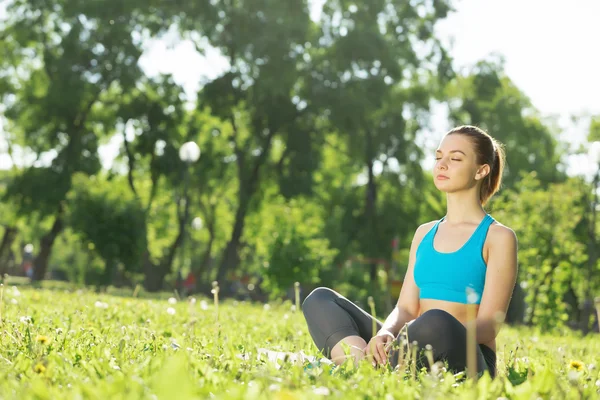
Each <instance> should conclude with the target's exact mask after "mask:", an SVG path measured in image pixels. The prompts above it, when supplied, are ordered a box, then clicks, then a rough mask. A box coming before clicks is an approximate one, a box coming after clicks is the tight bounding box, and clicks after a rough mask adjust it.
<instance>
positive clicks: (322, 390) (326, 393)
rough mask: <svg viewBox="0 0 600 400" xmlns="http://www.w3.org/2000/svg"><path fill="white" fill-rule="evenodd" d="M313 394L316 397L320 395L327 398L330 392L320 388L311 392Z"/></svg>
mask: <svg viewBox="0 0 600 400" xmlns="http://www.w3.org/2000/svg"><path fill="white" fill-rule="evenodd" d="M313 393H314V394H316V395H321V396H329V394H330V393H331V392H330V391H329V389H328V388H326V387H325V386H321V387H318V388H315V389H314V390H313Z"/></svg>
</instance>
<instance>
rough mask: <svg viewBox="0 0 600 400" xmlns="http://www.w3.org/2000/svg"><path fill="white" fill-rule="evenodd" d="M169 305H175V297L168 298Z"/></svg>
mask: <svg viewBox="0 0 600 400" xmlns="http://www.w3.org/2000/svg"><path fill="white" fill-rule="evenodd" d="M169 304H177V299H176V298H175V297H169Z"/></svg>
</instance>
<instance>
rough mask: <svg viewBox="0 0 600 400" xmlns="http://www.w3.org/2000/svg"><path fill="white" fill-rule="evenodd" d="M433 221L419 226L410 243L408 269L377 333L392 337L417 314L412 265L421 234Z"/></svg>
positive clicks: (413, 264) (416, 289)
mask: <svg viewBox="0 0 600 400" xmlns="http://www.w3.org/2000/svg"><path fill="white" fill-rule="evenodd" d="M434 223H435V222H429V223H427V224H423V225H421V226H419V228H418V229H417V231H416V232H415V235H414V237H413V240H412V243H411V245H410V254H409V258H408V269H407V270H406V275H405V276H404V281H403V282H402V290H401V291H400V296H399V297H398V302H397V303H396V307H394V309H393V310H392V312H391V313H390V315H389V316H388V317H387V318H386V320H385V322H384V323H383V327H382V328H381V329H380V330H379V332H378V333H386V332H387V333H391V334H392V335H393V336H394V337H396V336H397V335H398V333H399V332H400V329H402V327H403V326H404V325H405V324H406V323H407V322H409V321H411V320H413V319H415V318H417V317H418V316H419V288H418V287H417V284H416V283H415V279H414V267H415V259H416V253H417V248H418V247H419V244H420V243H421V240H423V236H425V234H426V233H427V232H428V231H429V229H431V227H432V226H433V224H434Z"/></svg>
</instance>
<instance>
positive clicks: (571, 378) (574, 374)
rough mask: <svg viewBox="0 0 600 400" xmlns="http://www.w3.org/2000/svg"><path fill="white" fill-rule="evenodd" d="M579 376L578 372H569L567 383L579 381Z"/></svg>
mask: <svg viewBox="0 0 600 400" xmlns="http://www.w3.org/2000/svg"><path fill="white" fill-rule="evenodd" d="M580 375H581V374H580V373H579V372H577V371H573V370H571V371H569V372H568V373H567V378H569V381H571V382H576V381H577V380H579V376H580Z"/></svg>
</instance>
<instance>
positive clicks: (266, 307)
mask: <svg viewBox="0 0 600 400" xmlns="http://www.w3.org/2000/svg"><path fill="white" fill-rule="evenodd" d="M263 308H264V309H265V310H266V311H269V310H270V309H271V306H270V305H269V304H268V303H267V304H265V305H264V306H263Z"/></svg>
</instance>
